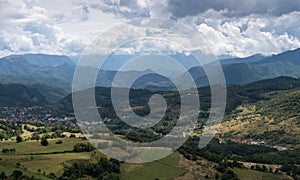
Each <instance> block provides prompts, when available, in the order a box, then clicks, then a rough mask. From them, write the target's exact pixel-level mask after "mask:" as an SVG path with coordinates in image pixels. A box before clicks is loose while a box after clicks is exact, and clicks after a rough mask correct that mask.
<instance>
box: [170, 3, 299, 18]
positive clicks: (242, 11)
mask: <svg viewBox="0 0 300 180" xmlns="http://www.w3.org/2000/svg"><path fill="white" fill-rule="evenodd" d="M167 9H168V10H169V11H170V12H171V13H172V14H173V15H174V16H176V17H178V18H182V17H185V16H196V15H199V14H202V13H205V12H206V11H208V10H211V9H212V10H215V11H221V12H222V13H223V14H224V15H225V16H230V17H239V16H247V15H250V14H264V15H272V16H281V15H283V14H288V13H291V12H294V11H299V10H300V1H298V0H270V1H265V0H251V1H249V0H230V1H228V0H214V1H211V0H188V1H182V0H169V1H168V6H167Z"/></svg>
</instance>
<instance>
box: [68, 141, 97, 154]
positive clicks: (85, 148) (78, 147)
mask: <svg viewBox="0 0 300 180" xmlns="http://www.w3.org/2000/svg"><path fill="white" fill-rule="evenodd" d="M93 150H95V148H94V146H92V145H91V144H90V143H86V144H85V143H77V144H75V145H74V148H73V151H74V152H91V151H93Z"/></svg>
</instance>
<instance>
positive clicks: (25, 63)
mask: <svg viewBox="0 0 300 180" xmlns="http://www.w3.org/2000/svg"><path fill="white" fill-rule="evenodd" d="M175 56H176V57H175ZM130 57H131V56H128V57H126V56H124V55H122V56H116V57H114V58H112V59H111V60H110V61H109V63H108V64H106V69H105V70H100V71H99V70H98V69H97V68H92V67H89V66H87V67H84V68H86V72H87V73H89V72H98V71H99V73H98V78H97V83H96V86H104V87H109V86H111V85H112V81H113V79H114V77H115V75H116V73H117V71H116V70H114V69H115V68H116V67H119V66H120V63H122V62H125V61H127V60H128V59H129V58H130ZM299 57H300V49H296V50H291V51H286V52H283V53H280V54H277V55H272V56H263V55H261V54H255V55H253V56H250V57H246V58H230V59H222V60H220V63H221V65H222V68H223V71H224V75H225V79H226V83H227V84H247V83H251V82H255V81H259V80H263V79H271V78H275V77H279V76H289V77H296V78H300V59H299ZM122 58H123V60H122ZM174 58H175V59H176V58H177V59H178V61H180V62H183V63H184V66H185V67H191V68H190V69H189V70H188V71H187V72H189V73H190V74H191V75H192V77H193V78H194V80H195V82H196V85H197V86H198V87H201V86H207V85H208V80H207V77H206V74H205V72H204V70H203V67H202V66H196V67H194V65H195V62H194V61H192V60H191V59H189V58H184V57H183V55H180V54H179V55H174ZM113 62H115V65H113ZM213 65H214V63H210V64H205V65H204V66H213ZM109 67H110V69H109ZM75 68H76V63H75V62H74V61H73V60H71V59H70V58H69V57H67V56H57V55H44V54H25V55H11V56H6V57H3V58H0V83H3V84H10V83H18V84H24V85H34V84H47V86H49V87H53V88H58V89H60V90H61V91H62V92H61V93H57V94H65V92H64V93H63V91H66V92H71V84H72V80H73V74H74V71H75ZM145 71H146V72H147V73H148V74H149V75H147V76H144V77H141V78H139V79H138V80H137V81H136V82H135V84H134V87H135V88H146V89H150V90H151V89H153V90H159V89H160V88H166V89H167V90H170V89H173V88H174V85H173V84H172V83H171V82H170V81H169V80H168V78H167V77H163V76H161V75H158V74H154V73H153V72H152V71H151V70H149V69H146V70H142V71H132V70H130V71H124V72H120V73H121V75H122V77H126V78H127V79H131V78H132V77H133V76H135V75H136V74H139V73H144V72H145ZM187 72H186V73H187ZM181 76H182V75H180V74H178V76H177V77H176V78H181ZM119 85H120V86H121V85H122V83H121V82H120V84H119ZM87 88H88V87H87ZM54 99H57V98H54Z"/></svg>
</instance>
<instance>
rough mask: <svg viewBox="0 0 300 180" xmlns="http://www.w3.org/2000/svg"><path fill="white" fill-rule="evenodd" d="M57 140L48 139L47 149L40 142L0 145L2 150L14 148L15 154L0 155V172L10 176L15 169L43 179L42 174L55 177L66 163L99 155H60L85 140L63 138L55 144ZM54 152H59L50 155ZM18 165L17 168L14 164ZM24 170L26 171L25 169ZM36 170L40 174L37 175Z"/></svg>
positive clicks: (90, 153) (60, 172) (91, 153)
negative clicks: (39, 170)
mask: <svg viewBox="0 0 300 180" xmlns="http://www.w3.org/2000/svg"><path fill="white" fill-rule="evenodd" d="M58 140H59V139H50V140H49V145H48V146H47V147H44V146H41V145H40V142H36V141H26V142H22V143H15V142H10V143H8V142H6V143H0V149H2V148H15V149H16V153H5V154H4V153H1V152H0V158H2V160H1V161H0V172H2V171H5V172H6V174H8V175H9V174H11V173H12V171H14V170H15V169H21V170H22V171H24V173H25V174H28V175H30V176H32V175H34V176H36V177H37V175H38V174H41V175H38V176H40V177H45V176H43V175H42V174H43V173H44V172H45V173H46V174H49V173H51V172H52V173H54V174H55V175H56V176H60V175H61V174H62V172H63V167H64V165H65V164H68V162H71V161H74V160H89V159H91V158H92V156H100V154H99V153H97V154H93V152H89V153H87V152H84V153H62V152H64V151H72V150H73V146H74V145H75V144H76V143H79V142H83V143H85V142H86V141H85V140H82V139H77V138H76V139H75V138H63V139H61V140H62V141H63V143H62V144H55V142H56V141H58ZM54 152H61V153H58V154H52V153H54ZM17 163H20V164H21V166H20V167H19V168H17V167H16V164H17ZM25 168H26V169H25ZM38 169H41V172H40V173H38Z"/></svg>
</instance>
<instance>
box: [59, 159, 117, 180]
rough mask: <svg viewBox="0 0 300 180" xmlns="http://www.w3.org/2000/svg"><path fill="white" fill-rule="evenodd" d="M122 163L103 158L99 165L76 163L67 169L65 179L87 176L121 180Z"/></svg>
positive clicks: (102, 179) (63, 176)
mask: <svg viewBox="0 0 300 180" xmlns="http://www.w3.org/2000/svg"><path fill="white" fill-rule="evenodd" d="M119 173H120V162H119V161H117V160H115V159H110V160H108V159H106V158H101V159H100V160H99V161H98V162H97V163H93V162H75V163H73V164H72V165H71V166H70V167H66V168H65V170H64V173H63V175H62V176H61V177H60V178H59V179H61V180H63V179H80V178H83V177H86V176H91V177H93V178H97V179H101V180H119V179H120V176H119Z"/></svg>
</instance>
